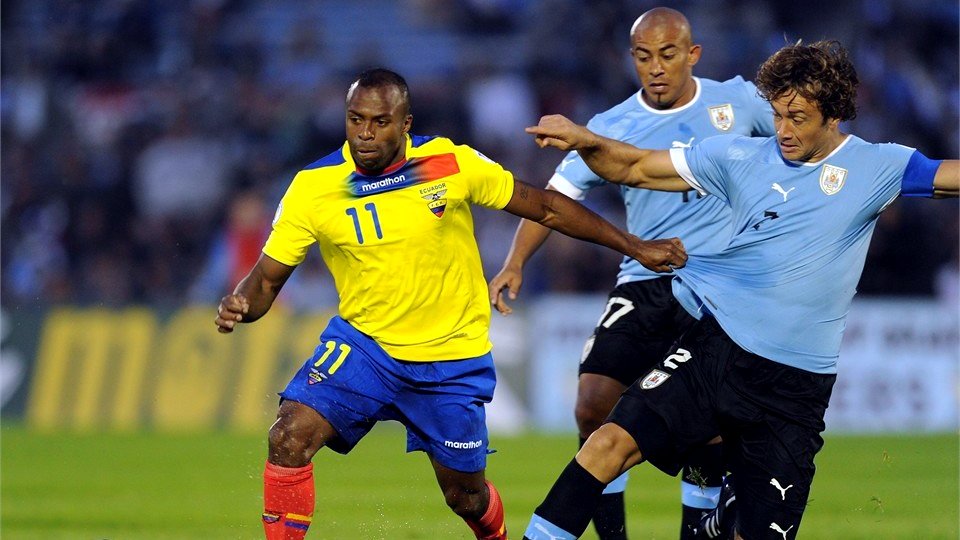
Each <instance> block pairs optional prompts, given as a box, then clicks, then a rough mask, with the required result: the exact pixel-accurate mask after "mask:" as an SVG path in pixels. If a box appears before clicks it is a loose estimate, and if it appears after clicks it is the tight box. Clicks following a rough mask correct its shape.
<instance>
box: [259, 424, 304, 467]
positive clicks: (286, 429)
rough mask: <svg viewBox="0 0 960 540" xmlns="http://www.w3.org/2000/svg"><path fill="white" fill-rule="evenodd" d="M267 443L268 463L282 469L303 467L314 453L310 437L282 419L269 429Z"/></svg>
mask: <svg viewBox="0 0 960 540" xmlns="http://www.w3.org/2000/svg"><path fill="white" fill-rule="evenodd" d="M267 441H268V444H269V454H270V461H271V462H272V463H275V464H277V465H281V466H284V467H304V466H306V465H307V464H308V463H310V460H311V459H312V458H313V454H314V453H315V451H314V450H313V449H312V448H311V444H310V443H311V441H310V437H309V436H307V435H306V434H304V433H303V432H302V430H298V429H296V427H295V426H294V425H293V424H292V423H291V422H290V421H285V419H283V418H281V419H280V420H278V421H277V422H275V423H274V424H273V426H271V427H270V432H269V434H268V436H267Z"/></svg>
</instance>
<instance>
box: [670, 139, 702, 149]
mask: <svg viewBox="0 0 960 540" xmlns="http://www.w3.org/2000/svg"><path fill="white" fill-rule="evenodd" d="M694 139H696V137H690V140H689V141H687V142H680V141H673V142H672V143H671V144H670V147H671V148H690V147H691V146H693V140H694Z"/></svg>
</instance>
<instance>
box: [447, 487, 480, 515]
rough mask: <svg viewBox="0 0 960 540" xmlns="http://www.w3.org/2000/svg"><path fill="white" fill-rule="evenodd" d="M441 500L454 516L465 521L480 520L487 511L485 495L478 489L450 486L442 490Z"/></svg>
mask: <svg viewBox="0 0 960 540" xmlns="http://www.w3.org/2000/svg"><path fill="white" fill-rule="evenodd" d="M443 498H444V500H445V501H446V503H447V506H449V507H450V510H453V513H454V514H457V515H458V516H460V517H461V518H463V519H466V520H474V521H475V520H478V519H480V517H481V516H483V513H484V511H486V509H487V505H486V502H487V501H486V500H485V499H486V497H485V493H484V492H483V490H480V489H476V490H474V489H468V488H465V487H464V486H451V487H448V488H445V489H444V490H443Z"/></svg>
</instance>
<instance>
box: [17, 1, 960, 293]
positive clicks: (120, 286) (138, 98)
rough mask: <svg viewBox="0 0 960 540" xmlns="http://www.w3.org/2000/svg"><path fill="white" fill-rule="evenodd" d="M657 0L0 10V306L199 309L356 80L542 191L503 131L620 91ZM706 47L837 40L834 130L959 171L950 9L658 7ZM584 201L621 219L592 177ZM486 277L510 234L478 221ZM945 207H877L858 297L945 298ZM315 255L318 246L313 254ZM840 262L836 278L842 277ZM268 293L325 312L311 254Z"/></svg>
mask: <svg viewBox="0 0 960 540" xmlns="http://www.w3.org/2000/svg"><path fill="white" fill-rule="evenodd" d="M657 5H660V3H658V2H649V1H617V2H609V1H597V0H580V1H574V0H542V1H534V0H402V1H388V0H356V1H349V0H347V1H332V0H318V1H312V2H305V1H299V0H271V1H269V2H268V1H254V0H98V1H95V2H81V1H76V0H75V1H70V0H31V1H26V0H21V1H13V0H9V1H5V2H3V3H2V5H0V35H2V50H0V54H2V61H0V113H2V117H0V128H2V151H0V185H2V194H0V212H2V214H0V216H2V222H0V255H2V268H0V282H2V288H0V295H2V302H3V304H4V305H29V306H34V305H39V306H46V305H51V304H58V303H73V304H79V305H106V306H119V305H127V304H131V303H148V304H151V305H157V306H161V307H162V306H179V305H183V304H184V303H187V302H199V303H207V304H215V303H216V301H218V300H219V298H220V297H221V296H222V295H223V294H225V293H227V292H229V291H230V290H231V289H232V287H233V286H234V284H235V283H236V282H237V281H238V280H239V279H240V278H242V277H243V275H244V274H245V272H246V271H247V270H248V269H249V267H250V266H251V265H252V264H253V262H254V261H255V260H256V258H257V256H258V255H259V250H260V247H261V246H262V243H263V241H264V239H265V237H266V235H267V234H268V232H269V226H270V221H271V218H272V216H273V211H274V208H275V206H276V204H277V202H278V201H279V199H280V197H281V196H282V194H283V192H284V190H285V189H286V186H287V185H288V183H289V181H290V180H291V179H292V177H293V175H294V174H295V173H296V172H297V171H298V170H299V169H301V168H302V167H304V166H305V165H307V164H309V163H311V162H313V161H315V160H316V159H318V158H320V157H322V156H324V155H326V154H328V153H330V152H331V151H333V150H335V149H336V148H338V147H339V146H340V145H342V144H343V142H344V119H343V118H344V114H343V109H344V98H345V93H346V89H347V86H348V84H349V83H350V82H351V80H352V79H353V78H354V77H355V76H356V75H357V74H358V73H359V71H361V70H362V69H365V68H368V67H373V66H384V67H388V68H391V69H394V70H396V71H398V72H399V73H401V74H402V75H404V76H405V77H406V78H407V80H408V82H409V84H410V87H411V97H412V100H413V114H414V127H413V130H412V131H413V132H414V133H417V134H422V135H430V134H440V135H444V136H447V137H450V138H452V139H453V140H455V141H457V142H460V143H466V144H470V145H472V146H474V147H475V148H477V149H479V150H481V151H483V152H484V153H485V154H486V155H488V156H490V157H491V158H493V159H495V160H497V161H499V162H500V163H502V164H503V165H504V166H506V167H507V168H509V169H511V170H512V171H514V173H515V174H516V175H517V176H518V177H519V178H522V179H524V180H526V181H528V182H531V183H534V184H538V185H542V184H544V183H545V182H546V180H547V179H548V178H549V177H550V175H551V174H552V171H553V169H554V167H555V166H556V165H557V163H558V162H559V161H560V159H561V158H562V155H561V154H560V153H559V152H555V151H547V150H539V149H537V148H536V146H535V145H534V144H533V142H532V140H531V139H530V138H529V137H528V136H527V135H525V134H524V132H523V128H524V127H525V126H527V125H531V124H534V123H536V121H537V119H538V118H539V117H540V115H542V114H547V113H562V114H566V115H568V116H570V117H571V118H573V119H574V120H577V121H579V122H581V123H583V122H586V121H587V120H588V119H589V118H590V117H591V116H592V115H593V114H596V113H598V112H600V111H603V110H605V109H607V108H609V107H611V106H612V105H614V104H617V103H619V102H621V101H622V100H624V99H625V98H627V97H628V96H629V95H631V94H632V93H634V92H636V91H637V88H638V86H637V82H636V77H635V74H634V72H633V66H632V62H631V61H630V57H629V55H628V53H627V50H628V46H629V42H628V34H629V30H630V26H631V24H632V22H633V20H634V19H635V18H636V17H637V16H638V15H639V14H640V13H642V12H643V11H645V10H647V9H649V8H651V7H655V6H657ZM669 5H670V6H671V7H675V8H677V9H680V10H681V11H683V12H684V13H685V14H686V15H687V17H688V18H689V20H690V21H691V24H692V27H693V35H694V39H695V41H696V42H698V43H700V44H702V45H703V47H704V49H703V57H702V60H701V61H700V64H699V65H698V66H697V67H696V68H695V71H694V73H695V75H699V76H702V77H708V78H714V79H720V80H725V79H727V78H730V77H733V76H734V75H738V74H741V75H743V76H744V77H745V78H747V79H753V77H754V74H755V73H756V69H757V67H758V65H759V64H760V62H762V61H763V60H764V59H765V58H766V57H767V56H768V55H769V54H770V53H772V52H773V51H775V50H776V49H778V48H779V47H781V46H783V45H784V44H786V43H788V42H794V41H796V40H797V39H801V38H802V39H804V40H805V41H814V40H817V39H823V38H835V39H839V40H840V41H841V42H842V43H843V44H844V45H845V46H847V47H848V48H849V49H850V50H851V52H852V54H853V58H854V63H855V65H856V67H857V69H858V72H859V75H860V79H861V83H862V84H861V87H860V94H859V116H858V117H857V119H855V120H854V121H852V122H850V123H849V125H848V126H847V127H846V129H848V130H849V131H851V132H853V133H855V134H857V135H858V136H860V137H862V138H864V139H866V140H868V141H875V142H882V141H896V142H899V143H902V144H906V145H910V146H914V147H917V148H918V149H920V150H921V151H923V152H924V153H925V154H926V155H928V156H930V157H933V158H946V157H952V158H956V157H958V151H960V150H958V148H960V140H958V112H960V111H958V109H960V86H958V4H957V2H956V1H955V0H941V1H933V0H910V1H906V0H904V1H895V0H830V1H827V0H808V1H805V2H778V1H773V0H771V1H760V0H728V1H724V2H694V1H674V2H670V3H669ZM597 191H598V192H597V193H592V194H591V196H590V197H589V198H588V200H587V204H588V205H590V206H591V207H592V208H594V209H595V210H597V211H599V212H601V213H603V214H605V215H607V216H609V217H611V219H612V220H614V221H615V222H618V223H622V220H623V218H622V213H623V205H622V202H621V201H620V199H619V197H618V194H617V192H616V190H615V189H614V188H612V187H610V188H603V189H601V190H597ZM475 217H476V221H477V227H476V233H477V237H478V240H479V241H480V245H481V251H482V254H483V256H484V260H485V270H486V272H487V277H488V278H489V277H491V276H492V275H493V273H495V272H496V271H497V270H498V269H499V266H500V263H501V262H502V260H503V257H504V255H505V254H506V252H507V249H508V247H509V245H510V241H511V239H512V235H513V231H514V229H515V227H516V224H517V220H516V219H515V218H513V217H512V216H509V215H507V214H505V213H502V212H493V211H488V210H483V209H478V210H477V211H476V212H475ZM958 245H960V239H958V219H957V205H956V204H932V203H929V202H927V201H908V200H901V201H899V202H897V203H896V204H895V205H893V206H892V207H891V208H889V209H888V210H887V211H886V212H885V213H884V215H883V216H882V218H881V220H880V222H879V225H878V228H877V232H876V234H875V236H874V240H873V245H872V247H871V251H870V256H869V259H868V261H867V270H866V272H865V273H864V277H863V280H862V282H861V286H860V291H861V293H862V294H886V295H928V296H929V295H939V296H940V297H942V298H944V299H946V300H947V301H950V302H954V303H955V302H956V300H957V297H958V290H957V282H958V277H957V268H958ZM314 251H315V250H314ZM618 263H619V258H618V256H617V255H616V254H615V253H613V252H610V251H607V250H604V249H601V248H595V247H593V246H590V245H587V244H584V243H580V242H576V241H572V240H568V239H565V238H561V237H560V236H559V235H554V236H553V237H552V238H551V239H550V240H549V241H548V242H547V244H546V245H545V246H544V249H542V250H541V253H539V254H538V255H537V256H536V257H535V258H534V260H533V261H531V264H530V265H529V266H528V269H527V272H526V274H525V277H526V281H525V282H524V294H525V295H527V297H529V296H531V295H535V294H538V293H543V292H557V291H564V292H572V291H578V292H596V291H604V292H605V291H607V290H609V289H610V288H611V287H612V285H613V282H614V277H615V275H616V271H617V265H618ZM842 271H844V269H838V272H842ZM283 301H284V302H286V303H287V304H288V305H289V306H291V307H293V308H294V309H302V310H308V309H311V308H314V307H328V306H330V305H333V304H335V302H336V292H335V290H334V289H333V284H332V280H331V279H330V277H329V275H328V274H327V272H326V270H325V269H324V268H323V264H322V261H321V260H320V258H319V253H316V252H314V253H312V254H311V256H310V257H309V258H308V260H307V261H306V262H305V263H304V264H303V265H301V268H300V269H298V271H297V272H295V273H294V278H293V279H292V280H291V282H290V283H289V284H288V285H287V287H286V288H285V290H284V296H283Z"/></svg>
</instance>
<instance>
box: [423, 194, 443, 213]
mask: <svg viewBox="0 0 960 540" xmlns="http://www.w3.org/2000/svg"><path fill="white" fill-rule="evenodd" d="M446 194H447V190H445V189H441V190H440V191H435V192H433V193H430V194H428V195H421V197H423V198H424V199H426V200H427V201H428V202H427V208H429V209H430V211H431V212H433V215H435V216H437V217H438V218H439V217H443V211H444V210H446V209H447V200H446V199H444V198H443V196H444V195H446Z"/></svg>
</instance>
